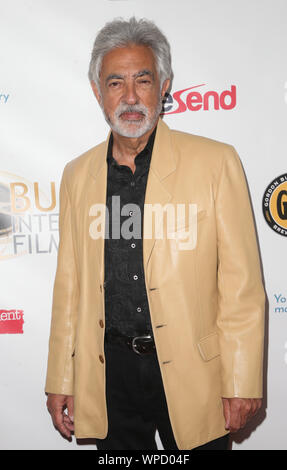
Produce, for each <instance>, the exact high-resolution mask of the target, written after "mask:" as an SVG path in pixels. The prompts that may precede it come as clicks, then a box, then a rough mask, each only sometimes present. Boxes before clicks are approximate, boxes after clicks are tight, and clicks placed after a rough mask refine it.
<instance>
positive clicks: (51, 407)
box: [47, 393, 74, 439]
mask: <svg viewBox="0 0 287 470" xmlns="http://www.w3.org/2000/svg"><path fill="white" fill-rule="evenodd" d="M47 408H48V411H49V413H50V415H51V416H52V420H53V424H54V426H55V428H56V429H58V431H60V433H61V434H63V435H64V436H65V437H66V438H67V439H70V438H71V432H72V431H74V397H73V396H68V395H56V394H54V393H49V394H48V400H47ZM66 408H67V410H68V414H66V413H65V409H66Z"/></svg>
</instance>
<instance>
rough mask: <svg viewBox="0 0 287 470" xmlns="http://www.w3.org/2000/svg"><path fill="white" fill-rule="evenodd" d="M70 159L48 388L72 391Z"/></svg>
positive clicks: (75, 286)
mask: <svg viewBox="0 0 287 470" xmlns="http://www.w3.org/2000/svg"><path fill="white" fill-rule="evenodd" d="M68 165H69V163H68V164H67V165H66V166H65V168H64V171H63V175H62V179H61V184H60V206H59V247H58V257H57V269H56V276H55V281H54V289H53V302H52V318H51V330H50V340H49V355H48V367H47V377H46V385H45V391H46V393H57V394H63V395H73V351H74V347H75V329H76V320H77V309H78V302H79V282H78V273H77V267H76V266H77V264H76V259H75V252H74V246H73V235H72V224H71V212H72V209H71V200H70V196H69V193H68V188H67V181H66V180H67V173H68V168H69V166H68Z"/></svg>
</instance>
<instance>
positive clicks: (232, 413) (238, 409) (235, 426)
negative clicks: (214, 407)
mask: <svg viewBox="0 0 287 470" xmlns="http://www.w3.org/2000/svg"><path fill="white" fill-rule="evenodd" d="M222 402H223V413H224V418H225V429H228V430H229V431H230V432H236V431H238V430H239V429H240V428H243V427H244V426H245V424H246V423H247V421H249V420H250V419H251V418H252V417H253V416H254V415H255V414H256V413H257V411H258V410H259V409H260V408H261V405H262V400H261V399H259V398H222Z"/></svg>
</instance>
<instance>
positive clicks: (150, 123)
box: [102, 96, 162, 138]
mask: <svg viewBox="0 0 287 470" xmlns="http://www.w3.org/2000/svg"><path fill="white" fill-rule="evenodd" d="M161 109H162V97H161V96H160V97H159V100H158V104H157V107H156V109H155V110H154V112H153V113H152V114H150V113H149V110H148V108H147V107H146V106H144V105H142V104H135V105H127V104H123V103H122V104H120V105H119V106H118V107H117V109H116V110H115V114H114V118H113V120H111V119H110V117H109V116H107V115H106V113H105V111H104V108H103V107H102V111H103V113H104V116H105V120H106V121H107V123H108V124H109V126H110V128H111V129H112V130H113V131H114V132H116V133H117V134H119V135H121V136H123V137H130V138H138V137H141V136H142V135H144V134H145V133H146V132H148V131H150V130H151V129H152V128H153V127H154V126H155V124H156V121H157V120H158V117H159V115H160V112H161ZM124 112H130V113H131V112H132V113H141V114H142V116H143V118H142V119H141V120H136V121H132V120H130V121H126V122H125V121H123V120H122V119H121V117H120V116H121V114H123V113H124Z"/></svg>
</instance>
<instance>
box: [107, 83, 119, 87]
mask: <svg viewBox="0 0 287 470" xmlns="http://www.w3.org/2000/svg"><path fill="white" fill-rule="evenodd" d="M119 84H120V82H111V83H109V87H110V88H116V87H117V86H118V85H119Z"/></svg>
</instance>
